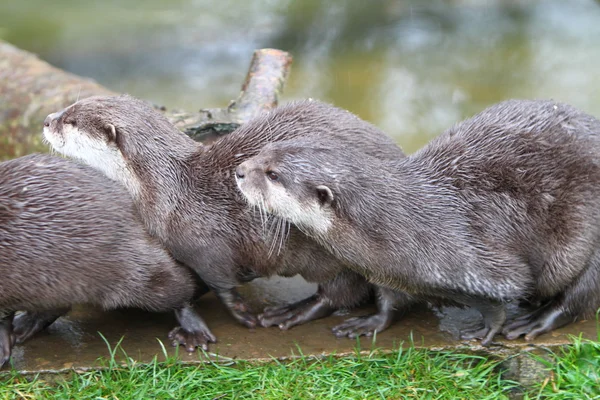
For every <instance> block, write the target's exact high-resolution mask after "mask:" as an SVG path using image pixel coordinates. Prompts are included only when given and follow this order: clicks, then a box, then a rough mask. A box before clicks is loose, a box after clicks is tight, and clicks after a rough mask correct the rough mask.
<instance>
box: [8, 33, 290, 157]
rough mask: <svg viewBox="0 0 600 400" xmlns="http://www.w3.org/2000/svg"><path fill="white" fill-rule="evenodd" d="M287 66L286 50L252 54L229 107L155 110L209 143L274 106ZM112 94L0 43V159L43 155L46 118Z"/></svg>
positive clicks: (99, 86)
mask: <svg viewBox="0 0 600 400" xmlns="http://www.w3.org/2000/svg"><path fill="white" fill-rule="evenodd" d="M291 63H292V57H291V55H290V54H289V53H287V52H284V51H281V50H276V49H260V50H256V51H255V52H254V55H253V58H252V61H251V63H250V68H249V70H248V74H247V76H246V79H245V81H244V83H243V85H242V91H241V93H240V94H239V96H238V97H237V99H236V100H234V101H232V102H231V104H230V105H229V106H228V107H225V108H223V109H210V110H206V109H203V110H200V111H199V112H189V111H178V110H173V111H169V110H167V109H166V108H165V107H160V106H156V108H157V109H159V110H161V111H163V112H164V113H165V115H166V116H167V117H168V118H169V120H170V121H171V122H173V123H174V124H175V125H176V126H177V127H178V128H179V129H181V130H182V131H183V132H185V133H187V134H189V135H190V136H191V137H192V138H194V139H195V140H199V141H210V140H211V139H213V138H215V137H217V136H219V135H221V134H223V133H228V132H231V131H232V130H233V129H235V128H236V127H237V126H239V125H240V124H242V123H244V122H245V121H247V120H248V119H250V118H252V117H254V116H256V115H257V114H259V113H261V112H263V111H265V110H269V109H272V108H274V107H276V106H277V103H278V100H279V95H280V94H281V91H282V90H283V86H284V84H285V81H286V79H287V76H288V74H289V71H290V68H291ZM116 94H117V93H115V92H113V91H110V90H109V89H107V88H105V87H103V86H101V85H100V84H98V83H97V82H95V81H93V80H91V79H87V78H82V77H80V76H77V75H74V74H71V73H68V72H65V71H63V70H61V69H59V68H56V67H53V66H51V65H50V64H48V63H47V62H45V61H42V60H40V59H39V58H38V57H37V56H36V55H35V54H32V53H29V52H27V51H24V50H21V49H18V48H16V47H14V46H12V45H10V44H8V43H6V42H2V41H0V149H1V150H0V160H1V159H7V158H14V157H19V156H22V155H25V154H28V153H32V152H36V151H46V150H47V148H48V147H47V146H46V145H44V144H43V143H42V135H41V126H42V123H43V121H44V118H46V116H47V115H48V114H50V113H52V112H55V111H57V110H60V109H61V108H64V107H66V106H68V105H70V104H72V103H74V102H75V101H77V99H79V98H85V97H89V96H93V95H116Z"/></svg>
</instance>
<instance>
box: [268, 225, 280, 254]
mask: <svg viewBox="0 0 600 400" xmlns="http://www.w3.org/2000/svg"><path fill="white" fill-rule="evenodd" d="M273 226H275V234H274V235H272V234H271V229H269V239H270V242H271V243H270V245H269V252H268V254H267V257H269V258H270V257H271V256H272V255H273V253H274V252H275V247H277V241H278V240H277V237H278V236H279V230H280V226H281V225H280V224H279V220H278V218H276V217H273V218H272V222H271V228H273Z"/></svg>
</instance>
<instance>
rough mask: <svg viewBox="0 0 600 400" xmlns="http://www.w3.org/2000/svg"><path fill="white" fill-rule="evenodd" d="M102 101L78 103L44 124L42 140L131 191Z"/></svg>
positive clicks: (108, 110)
mask: <svg viewBox="0 0 600 400" xmlns="http://www.w3.org/2000/svg"><path fill="white" fill-rule="evenodd" d="M103 99H109V98H101V97H91V98H88V99H84V100H81V101H79V102H77V103H75V104H73V105H71V106H69V107H67V108H65V109H64V110H62V111H59V112H56V113H53V114H50V115H48V116H47V117H46V120H45V121H44V131H43V133H44V139H45V140H46V141H47V142H48V143H49V144H50V145H51V146H52V148H53V149H54V150H56V151H58V152H59V153H62V154H64V155H66V156H68V157H72V158H75V159H79V160H81V161H83V162H85V163H86V164H88V165H90V166H92V167H94V168H96V169H97V170H99V171H101V172H102V173H104V174H105V175H106V176H108V177H109V178H111V179H113V180H116V181H120V182H121V183H122V184H124V185H125V186H126V187H128V189H131V190H134V191H135V189H136V187H137V185H135V180H134V179H132V176H131V173H130V171H129V170H128V168H127V163H126V160H125V158H124V157H123V154H122V153H121V150H120V149H119V146H118V143H117V132H116V129H115V125H114V124H113V123H111V117H112V116H111V107H109V106H108V105H106V104H105V103H104V102H103Z"/></svg>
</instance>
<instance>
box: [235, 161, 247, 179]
mask: <svg viewBox="0 0 600 400" xmlns="http://www.w3.org/2000/svg"><path fill="white" fill-rule="evenodd" d="M235 176H236V177H237V178H238V179H244V177H245V176H246V168H244V164H243V163H242V164H240V165H238V167H237V168H236V169H235Z"/></svg>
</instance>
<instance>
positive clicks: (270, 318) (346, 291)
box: [258, 271, 372, 330]
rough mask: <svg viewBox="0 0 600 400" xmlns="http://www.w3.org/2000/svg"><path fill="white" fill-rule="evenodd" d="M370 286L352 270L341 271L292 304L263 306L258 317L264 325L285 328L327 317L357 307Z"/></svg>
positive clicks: (363, 299)
mask: <svg viewBox="0 0 600 400" xmlns="http://www.w3.org/2000/svg"><path fill="white" fill-rule="evenodd" d="M371 287H372V286H371V284H369V283H368V282H367V281H366V280H365V279H364V278H363V277H362V276H360V275H358V274H356V273H355V272H353V271H342V272H341V273H339V274H338V275H337V276H336V277H335V278H334V279H332V280H330V281H328V282H325V283H322V284H320V285H319V289H318V292H317V293H316V294H315V295H313V296H310V297H308V298H306V299H304V300H301V301H298V302H296V303H293V304H288V305H285V306H280V307H270V308H266V309H265V310H264V312H263V313H262V314H260V315H259V316H258V319H259V321H260V323H261V325H262V326H264V327H267V326H273V325H277V326H279V328H280V329H283V330H287V329H289V328H291V327H293V326H296V325H301V324H304V323H306V322H308V321H312V320H315V319H319V318H324V317H327V316H329V315H331V314H332V313H334V312H335V311H336V310H338V309H340V308H352V307H356V306H357V305H359V304H360V303H362V302H364V301H365V300H366V299H367V297H368V296H369V294H370V292H371Z"/></svg>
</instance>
